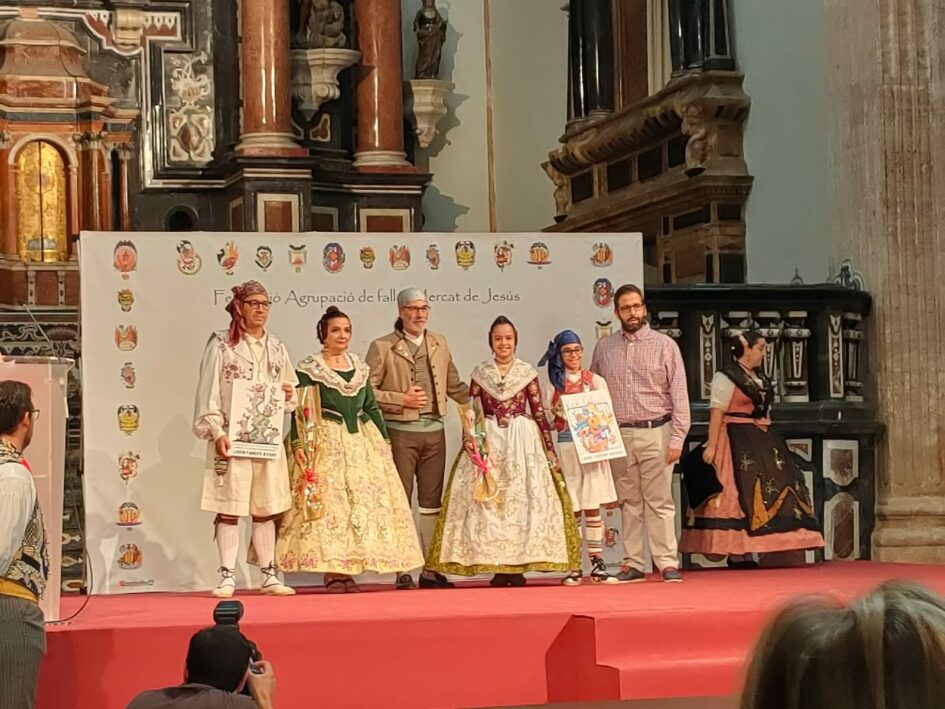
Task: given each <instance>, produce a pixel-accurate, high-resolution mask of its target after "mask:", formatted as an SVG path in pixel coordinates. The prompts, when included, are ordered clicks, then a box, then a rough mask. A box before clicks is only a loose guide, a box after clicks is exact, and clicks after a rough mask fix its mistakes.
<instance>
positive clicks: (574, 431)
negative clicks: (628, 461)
mask: <svg viewBox="0 0 945 709" xmlns="http://www.w3.org/2000/svg"><path fill="white" fill-rule="evenodd" d="M561 405H562V406H563V407H564V415H565V418H566V419H567V421H568V428H570V429H571V436H572V437H573V438H574V448H575V449H576V450H577V454H578V460H580V461H581V462H582V463H596V462H597V461H600V460H611V459H612V458H622V457H623V456H625V455H626V454H627V452H626V450H625V449H624V447H623V439H622V438H621V437H620V427H619V426H618V425H617V419H616V417H615V416H614V405H613V403H612V402H611V401H610V395H609V394H608V393H607V392H606V391H588V392H584V393H581V394H565V395H564V396H562V397H561Z"/></svg>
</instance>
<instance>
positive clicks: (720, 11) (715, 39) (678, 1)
mask: <svg viewBox="0 0 945 709" xmlns="http://www.w3.org/2000/svg"><path fill="white" fill-rule="evenodd" d="M669 46H670V56H671V57H672V62H673V76H678V75H680V74H686V73H689V72H693V71H709V70H712V69H725V70H733V69H734V68H735V55H734V53H733V52H732V46H731V33H730V32H729V10H728V0H669Z"/></svg>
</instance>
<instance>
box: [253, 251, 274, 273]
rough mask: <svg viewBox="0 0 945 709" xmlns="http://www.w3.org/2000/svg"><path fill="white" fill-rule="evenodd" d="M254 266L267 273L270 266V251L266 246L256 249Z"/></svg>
mask: <svg viewBox="0 0 945 709" xmlns="http://www.w3.org/2000/svg"><path fill="white" fill-rule="evenodd" d="M256 265H257V266H259V267H260V268H261V269H262V270H263V271H268V270H269V267H270V266H271V265H272V249H270V248H269V247H268V246H260V247H259V248H257V249H256Z"/></svg>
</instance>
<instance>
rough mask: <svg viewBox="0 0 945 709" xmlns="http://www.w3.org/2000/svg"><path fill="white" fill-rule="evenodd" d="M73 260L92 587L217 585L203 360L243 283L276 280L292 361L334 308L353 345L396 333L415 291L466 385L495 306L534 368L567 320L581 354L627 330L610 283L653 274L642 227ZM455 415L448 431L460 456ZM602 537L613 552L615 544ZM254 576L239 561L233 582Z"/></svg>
mask: <svg viewBox="0 0 945 709" xmlns="http://www.w3.org/2000/svg"><path fill="white" fill-rule="evenodd" d="M80 268H81V283H82V286H81V287H82V293H81V295H82V301H81V302H82V376H83V397H82V398H83V422H84V447H85V508H86V522H87V538H88V547H89V548H88V553H89V555H90V560H91V563H92V570H93V574H94V578H93V592H95V593H122V592H130V591H188V590H202V589H207V588H211V587H212V586H214V585H215V583H216V580H217V578H216V568H217V565H218V563H217V559H216V549H215V546H214V543H213V527H212V520H213V516H212V515H211V514H210V513H206V512H202V511H201V510H200V509H199V505H200V487H201V481H202V468H203V460H204V454H205V450H206V449H205V445H206V444H205V443H204V442H203V441H198V440H197V439H196V438H194V435H193V433H192V432H191V423H192V418H193V403H194V391H195V387H196V384H197V373H198V368H199V363H200V357H201V354H202V353H203V348H204V345H205V344H206V342H207V338H208V337H209V335H210V333H211V332H212V331H214V330H221V329H225V328H226V327H227V325H228V323H229V316H228V315H227V314H226V312H225V311H224V307H225V305H226V303H227V301H228V298H229V295H230V288H231V287H232V286H233V285H236V284H238V283H241V282H243V281H245V280H249V279H256V280H259V281H260V282H262V283H263V284H264V285H265V286H266V287H267V288H268V290H269V295H270V298H271V300H272V302H273V308H272V312H271V317H270V320H269V330H270V331H271V332H273V334H275V335H276V336H278V337H279V338H281V339H282V340H283V341H284V342H285V343H286V345H287V346H288V349H289V352H290V354H291V356H292V358H293V359H294V360H295V361H300V360H301V359H303V358H304V357H305V356H306V355H308V354H310V353H312V352H314V351H316V350H317V349H319V346H318V342H317V340H316V338H315V323H316V322H317V321H318V319H319V317H321V314H322V313H323V312H324V310H325V309H326V308H327V307H328V306H330V305H336V306H338V307H339V308H340V309H341V310H342V311H344V312H345V313H347V314H348V315H349V316H350V317H351V320H352V325H353V329H354V336H353V341H352V345H351V349H352V351H354V352H356V353H358V354H360V355H361V356H363V355H364V354H365V353H366V352H367V346H368V343H369V342H370V341H371V340H372V339H374V338H376V337H379V336H381V335H384V334H387V333H389V332H390V331H391V330H392V328H393V323H394V320H395V319H396V317H397V306H396V302H395V300H396V294H397V292H398V291H399V290H400V289H402V288H406V287H408V286H416V287H419V288H423V289H425V290H426V291H427V294H428V298H429V302H430V306H431V313H430V322H429V327H430V329H431V330H433V331H436V332H440V333H442V334H444V335H445V336H446V338H447V340H448V342H449V345H450V349H451V350H452V352H453V357H454V360H455V362H456V365H457V367H458V368H459V372H460V374H461V376H463V377H464V378H468V376H469V373H470V372H471V370H472V368H473V367H474V366H475V365H476V364H477V363H478V362H480V361H482V360H483V359H486V358H487V357H489V355H490V352H489V347H488V338H487V335H488V330H489V325H490V324H491V323H492V321H493V320H494V319H495V318H496V317H497V316H499V315H506V316H508V317H509V318H511V320H512V321H513V322H514V323H515V325H516V327H517V328H518V332H519V345H518V356H519V357H521V358H522V359H524V360H526V361H529V362H532V363H533V364H534V363H537V361H538V359H539V358H540V357H541V355H542V354H543V353H544V351H545V348H546V347H547V344H548V341H549V340H550V339H551V338H552V337H553V336H554V335H555V334H556V333H557V332H559V331H560V330H562V329H565V328H570V329H572V330H575V331H576V332H578V333H579V334H580V336H581V338H582V339H583V340H584V342H585V346H586V348H587V354H586V357H585V365H589V364H590V350H591V349H592V347H593V344H594V342H595V341H596V340H597V339H598V338H599V337H600V336H602V335H605V334H608V333H610V332H611V331H612V330H614V329H617V328H619V322H617V321H616V319H615V316H614V312H613V302H612V299H613V292H614V291H615V290H616V289H617V288H618V287H619V286H620V285H621V284H623V283H636V284H640V285H642V281H643V255H642V238H641V236H640V235H639V234H587V235H577V234H561V235H557V234H429V233H421V234H397V235H393V234H383V235H382V234H363V233H360V234H339V233H333V234H324V233H320V234H280V235H277V234H246V233H234V234H227V233H187V234H171V233H154V234H149V233H138V232H136V233H96V232H86V233H83V234H82V238H81V252H80ZM456 413H457V412H456V410H455V409H454V408H451V410H450V419H449V421H448V425H447V435H448V441H449V445H450V450H451V451H455V450H456V449H457V443H458V439H459V420H458V418H457V415H456ZM450 459H451V460H452V453H451V458H450ZM615 517H619V515H611V517H610V518H609V519H612V518H615ZM608 521H609V520H608ZM609 536H610V537H614V536H615V535H614V534H613V532H611V533H610V534H609ZM610 542H611V546H615V547H617V548H615V549H614V550H613V551H614V553H615V554H616V556H617V558H619V555H620V554H619V546H620V545H619V540H617V539H611V540H610ZM246 573H247V569H246V567H245V566H244V567H242V573H240V572H238V574H237V575H238V577H239V578H240V580H241V581H243V580H245V579H246V578H247V577H246ZM241 585H242V584H241Z"/></svg>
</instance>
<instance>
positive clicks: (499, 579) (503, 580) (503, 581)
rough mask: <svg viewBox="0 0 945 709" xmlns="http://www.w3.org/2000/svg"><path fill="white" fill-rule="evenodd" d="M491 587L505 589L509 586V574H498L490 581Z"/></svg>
mask: <svg viewBox="0 0 945 709" xmlns="http://www.w3.org/2000/svg"><path fill="white" fill-rule="evenodd" d="M489 585H490V586H492V587H493V588H503V587H505V586H508V585H509V575H508V574H496V575H495V576H493V577H492V579H491V580H490V581H489Z"/></svg>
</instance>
